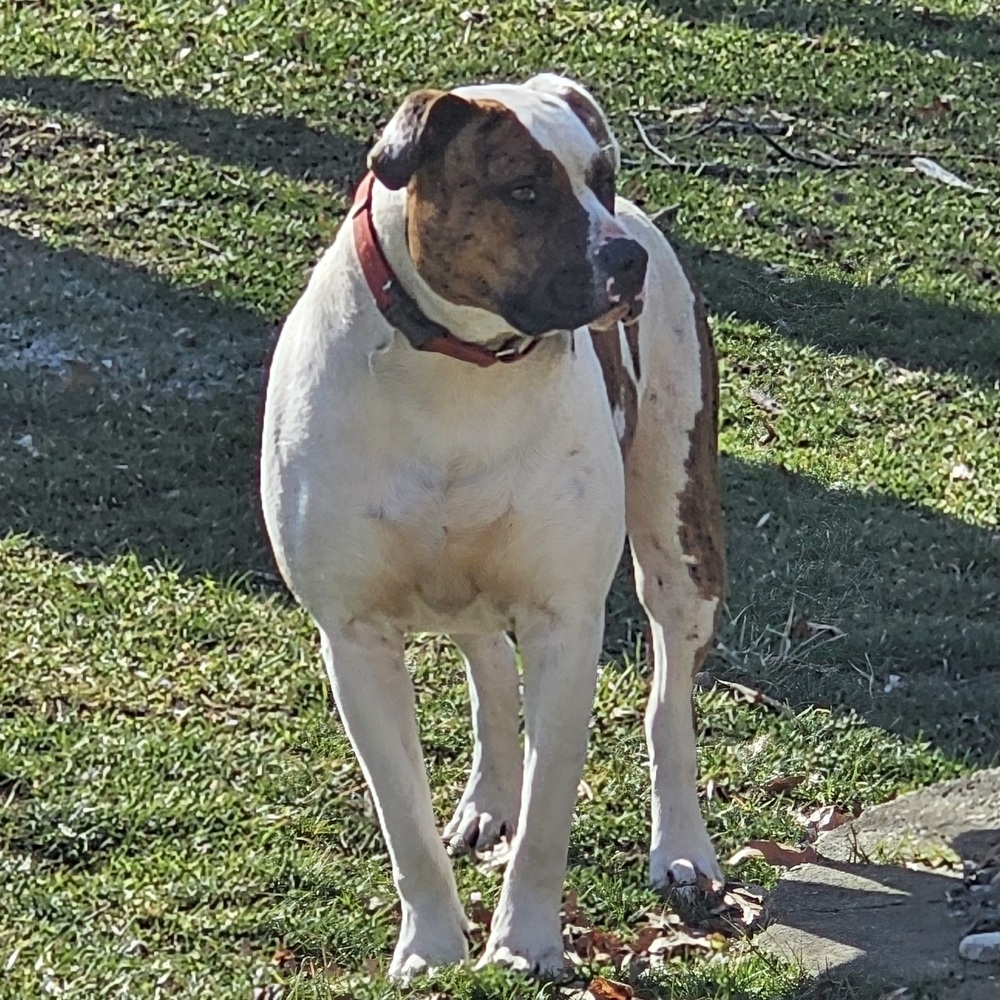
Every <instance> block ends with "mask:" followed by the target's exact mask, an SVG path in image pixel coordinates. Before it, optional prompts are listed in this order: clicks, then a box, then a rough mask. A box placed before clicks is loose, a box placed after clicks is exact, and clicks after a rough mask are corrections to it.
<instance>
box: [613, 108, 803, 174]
mask: <svg viewBox="0 0 1000 1000" xmlns="http://www.w3.org/2000/svg"><path fill="white" fill-rule="evenodd" d="M632 121H633V122H635V127H636V131H637V132H638V133H639V139H640V140H641V141H642V144H643V145H644V146H645V147H646V149H648V150H649V151H650V152H651V153H652V154H653V155H654V156H655V157H656V158H657V159H658V160H659V161H660V162H661V163H662V164H663V165H664V167H666V168H668V169H670V170H677V171H679V172H680V173H685V174H704V175H706V176H708V177H733V176H736V175H738V176H742V177H750V176H752V175H754V174H760V173H765V174H787V173H791V172H792V171H790V170H784V169H780V168H774V167H756V166H736V165H730V164H728V163H719V162H713V161H709V162H698V161H690V160H675V159H674V158H673V157H672V156H670V155H669V154H668V153H664V152H663V150H662V149H660V148H659V146H657V145H656V144H655V143H654V142H653V141H652V140H651V139H650V138H649V135H648V133H647V132H646V130H645V128H643V125H642V122H641V121H639V119H638V118H637V117H636V116H635V115H633V116H632ZM623 162H625V164H626V165H628V166H631V165H633V164H632V163H631V162H629V161H623Z"/></svg>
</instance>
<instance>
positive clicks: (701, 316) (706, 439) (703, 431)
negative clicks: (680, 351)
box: [679, 268, 726, 619]
mask: <svg viewBox="0 0 1000 1000" xmlns="http://www.w3.org/2000/svg"><path fill="white" fill-rule="evenodd" d="M684 273H685V276H686V277H687V280H688V284H689V285H691V288H692V290H693V292H694V299H695V301H694V314H695V325H696V328H697V331H698V348H699V357H700V359H701V385H702V407H701V409H700V410H699V411H698V414H697V415H696V417H695V421H694V427H692V428H691V430H690V432H689V434H688V457H687V460H686V461H685V463H684V464H685V468H686V470H687V484H686V485H685V487H684V491H683V492H682V493H681V495H680V510H679V514H680V522H681V525H680V533H679V537H680V543H681V548H682V549H683V550H684V553H685V554H686V555H688V556H690V557H691V562H690V564H689V566H688V570H689V572H690V574H691V579H692V580H693V581H694V583H695V585H696V586H697V587H698V592H699V593H700V594H701V595H702V597H705V598H707V599H711V598H718V599H719V608H721V605H722V600H723V598H724V597H725V594H726V554H725V542H724V535H723V530H722V507H721V503H720V493H721V491H720V487H719V454H718V441H719V369H718V364H717V362H716V357H715V346H714V344H713V343H712V334H711V331H710V330H709V328H708V320H707V319H706V317H705V306H704V304H703V302H702V299H701V294H700V293H699V291H698V289H697V286H696V285H695V284H694V283H693V282H692V280H691V275H690V274H689V273H688V271H687V269H686V268H685V269H684ZM716 619H718V608H717V612H716Z"/></svg>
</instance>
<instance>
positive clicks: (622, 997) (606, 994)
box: [587, 976, 635, 1000]
mask: <svg viewBox="0 0 1000 1000" xmlns="http://www.w3.org/2000/svg"><path fill="white" fill-rule="evenodd" d="M587 992H588V993H589V994H590V995H591V996H592V997H593V998H594V1000H631V998H632V997H633V996H635V993H634V991H633V990H632V987H631V986H629V985H628V983H616V982H615V981H614V980H612V979H605V978H604V977H603V976H594V978H593V979H591V981H590V982H589V983H588V984H587Z"/></svg>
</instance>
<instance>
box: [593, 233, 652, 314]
mask: <svg viewBox="0 0 1000 1000" xmlns="http://www.w3.org/2000/svg"><path fill="white" fill-rule="evenodd" d="M648 260H649V255H648V254H647V253H646V251H645V250H644V249H643V248H642V247H641V246H640V245H639V244H638V243H636V241H635V240H626V239H620V238H619V239H614V240H608V242H607V243H605V244H603V245H602V246H601V247H600V248H599V249H598V251H597V263H598V266H599V267H600V269H601V271H602V273H604V274H606V275H607V276H608V294H609V296H610V297H611V298H612V299H613V301H615V302H623V301H627V300H628V299H634V298H635V297H636V296H637V295H638V294H639V292H640V291H642V285H643V282H644V281H645V280H646V263H647V261H648Z"/></svg>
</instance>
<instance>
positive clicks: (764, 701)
mask: <svg viewBox="0 0 1000 1000" xmlns="http://www.w3.org/2000/svg"><path fill="white" fill-rule="evenodd" d="M716 685H717V686H718V687H721V688H725V689H726V690H727V691H731V692H732V693H733V694H734V695H735V696H736V697H737V698H739V700H740V701H746V702H749V703H750V704H751V705H766V706H767V707H768V708H773V709H774V710H775V711H776V712H779V713H780V714H782V715H793V714H794V713H793V712H792V710H791V709H790V708H789V707H788V706H787V705H785V704H784V703H783V702H780V701H778V699H777V698H772V697H771V696H770V695H768V694H764V692H763V691H758V690H757V689H756V688H751V687H747V686H746V685H745V684H737V683H736V681H723V680H717V681H716Z"/></svg>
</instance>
